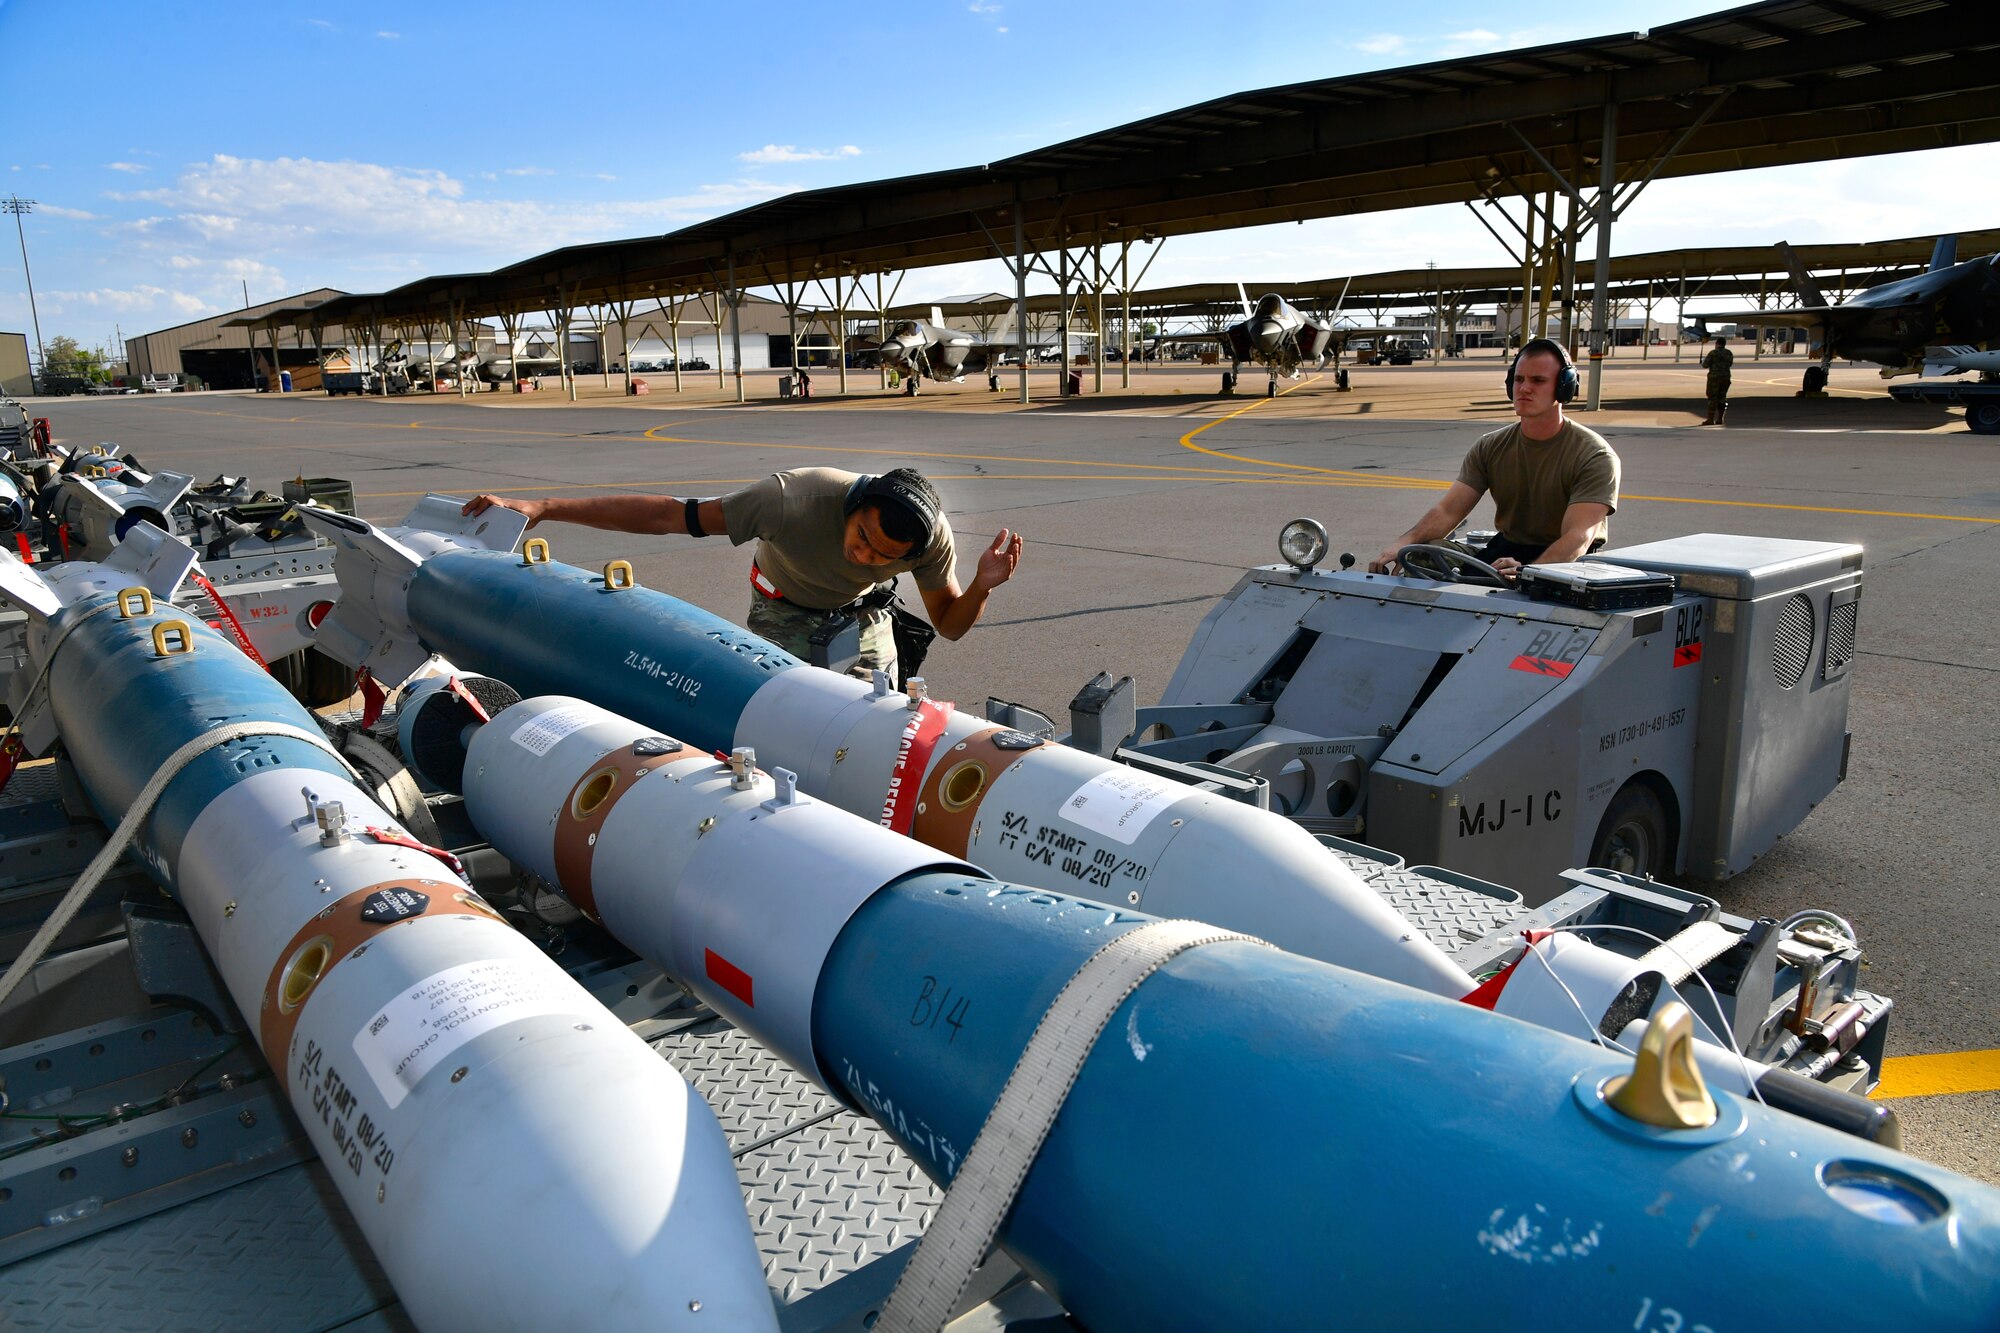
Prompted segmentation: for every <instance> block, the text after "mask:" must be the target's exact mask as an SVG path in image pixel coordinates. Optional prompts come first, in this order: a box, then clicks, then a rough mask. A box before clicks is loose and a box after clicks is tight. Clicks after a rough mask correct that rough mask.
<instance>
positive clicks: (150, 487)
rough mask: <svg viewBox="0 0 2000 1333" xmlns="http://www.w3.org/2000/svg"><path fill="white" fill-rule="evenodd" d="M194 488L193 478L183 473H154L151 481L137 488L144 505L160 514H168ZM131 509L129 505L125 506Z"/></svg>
mask: <svg viewBox="0 0 2000 1333" xmlns="http://www.w3.org/2000/svg"><path fill="white" fill-rule="evenodd" d="M193 486H194V478H193V477H190V476H188V475H187V474H186V473H183V472H155V473H154V474H153V479H152V480H151V481H149V482H147V483H146V484H145V485H144V486H141V487H140V488H139V492H138V493H139V495H140V496H141V497H143V498H144V499H145V501H146V503H147V504H148V505H149V506H150V507H152V508H154V509H157V510H159V511H160V512H161V513H162V514H165V513H168V512H170V511H171V510H172V509H173V507H174V506H175V505H177V504H179V503H180V501H181V497H182V496H183V495H186V494H187V493H188V491H189V490H190V489H191V488H192V487H193ZM126 508H127V509H129V508H131V506H130V505H127V506H126Z"/></svg>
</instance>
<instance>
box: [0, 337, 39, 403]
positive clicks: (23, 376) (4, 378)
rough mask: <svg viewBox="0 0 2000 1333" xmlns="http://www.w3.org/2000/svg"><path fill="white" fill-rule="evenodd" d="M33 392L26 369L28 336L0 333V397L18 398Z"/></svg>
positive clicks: (33, 387)
mask: <svg viewBox="0 0 2000 1333" xmlns="http://www.w3.org/2000/svg"><path fill="white" fill-rule="evenodd" d="M34 391H35V380H34V376H33V375H32V374H31V373H30V371H29V367H28V335H27V334H25V333H0V395H4V396H5V397H9V398H19V397H21V396H22V395H24V394H30V393H33V392H34Z"/></svg>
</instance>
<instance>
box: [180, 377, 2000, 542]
mask: <svg viewBox="0 0 2000 1333" xmlns="http://www.w3.org/2000/svg"><path fill="white" fill-rule="evenodd" d="M1319 378H1320V377H1319V376H1317V375H1314V376H1312V377H1311V378H1308V379H1305V380H1301V381H1300V382H1299V383H1297V384H1294V385H1292V386H1290V387H1289V388H1287V389H1285V390H1284V391H1283V392H1282V393H1280V394H1278V397H1280V398H1282V397H1284V396H1285V394H1288V393H1291V392H1292V391H1293V390H1295V389H1303V388H1305V387H1306V385H1308V384H1311V383H1313V382H1314V381H1315V380H1317V379H1319ZM1271 401H1272V399H1269V398H1259V399H1257V400H1256V401H1254V402H1251V403H1247V404H1245V405H1244V406H1242V407H1239V408H1237V409H1236V410H1235V411H1233V412H1227V413H1225V414H1223V415H1222V416H1219V417H1215V418H1213V419H1211V420H1209V421H1206V422H1203V423H1202V424H1201V425H1199V426H1197V427H1195V428H1194V429H1193V430H1191V431H1189V432H1188V433H1187V434H1185V435H1183V436H1181V438H1180V443H1181V445H1182V446H1183V447H1184V448H1188V449H1192V450H1193V451H1195V452H1196V453H1200V454H1208V455H1210V456H1211V457H1215V458H1220V459H1224V460H1226V461H1228V462H1234V463H1247V464H1249V465H1250V468H1251V469H1272V468H1281V469H1285V470H1286V471H1288V472H1303V473H1307V474H1310V475H1311V476H1312V477H1315V478H1323V479H1324V480H1319V481H1317V482H1314V481H1307V480H1306V479H1304V478H1297V479H1295V478H1291V477H1287V476H1285V475H1283V474H1282V473H1279V474H1273V473H1271V472H1270V471H1268V470H1266V471H1254V470H1244V471H1237V470H1234V469H1230V470H1221V471H1218V470H1217V469H1215V468H1202V467H1177V466H1175V465H1173V464H1170V463H1114V462H1111V461H1109V460H1106V459H1101V458H1097V459H1067V458H1048V459H1038V460H1036V461H1037V462H1040V463H1041V464H1043V465H1044V466H1049V467H1094V468H1117V469H1119V473H1118V474H1117V475H1112V476H1071V475H1068V474H1054V475H1050V476H1041V475H1022V476H1016V477H1008V478H999V477H995V478H992V479H993V480H1017V481H1030V480H1032V481H1063V480H1070V481H1124V480H1133V479H1135V478H1134V477H1133V474H1135V473H1138V474H1153V475H1154V476H1155V477H1156V478H1157V479H1160V480H1169V479H1177V478H1180V477H1202V478H1210V479H1214V480H1217V481H1253V482H1257V483H1260V484H1264V485H1314V484H1317V485H1322V486H1346V487H1354V488H1357V489H1365V490H1385V489H1387V490H1438V491H1441V490H1445V489H1447V488H1448V487H1449V486H1450V485H1451V483H1450V482H1448V481H1439V480H1437V479H1436V478H1434V477H1405V476H1399V475H1397V474H1394V473H1386V472H1385V473H1378V474H1372V475H1371V474H1369V473H1363V472H1355V471H1353V470H1351V469H1342V468H1329V467H1318V466H1315V465H1313V464H1310V463H1284V462H1277V461H1270V460H1264V459H1256V458H1247V457H1244V456H1243V455H1240V454H1231V453H1225V452H1223V451H1222V450H1220V449H1210V448H1207V447H1206V446H1204V445H1199V444H1196V443H1194V437H1195V436H1197V435H1199V434H1201V433H1202V432H1203V431H1205V430H1207V429H1208V428H1209V427H1210V426H1219V425H1221V424H1222V423H1223V422H1225V421H1229V420H1233V419H1234V418H1236V417H1240V416H1242V415H1243V414H1244V413H1245V412H1253V411H1255V410H1256V409H1257V408H1259V407H1261V406H1263V405H1264V404H1265V403H1268V402H1271ZM166 410H168V411H173V412H182V413H187V414H189V415H194V416H214V417H240V418H243V419H245V420H252V421H260V422H263V423H265V424H267V425H268V424H271V422H272V421H273V418H270V417H264V416H259V415H257V414H256V413H252V412H223V411H217V410H214V409H209V408H184V407H173V408H168V409H166ZM278 420H279V421H280V422H282V423H303V422H304V421H305V418H303V417H284V418H279V419H278ZM311 424H314V425H321V426H331V427H334V428H337V429H347V430H374V429H379V428H380V427H381V426H382V425H383V424H384V423H381V422H367V423H362V422H345V421H321V420H315V421H314V422H313V423H311ZM677 424H679V423H677V422H669V423H666V424H663V425H659V426H654V427H651V428H650V429H648V430H646V431H644V432H643V433H642V434H641V435H640V436H638V437H637V438H639V439H645V440H651V441H654V442H655V443H659V444H700V445H714V446H721V447H726V448H732V449H781V450H790V451H796V452H812V453H818V454H828V453H839V454H864V455H873V456H882V457H891V458H949V459H959V460H964V461H967V462H977V463H1019V462H1021V461H1022V460H1021V459H1020V458H1019V457H1018V456H1016V455H1012V454H954V453H941V452H930V453H925V452H917V451H913V450H908V449H857V448H851V447H848V446H842V445H823V444H776V443H772V442H769V441H756V440H711V439H700V438H694V437H683V436H674V435H661V434H658V433H657V432H659V431H662V430H666V429H669V428H670V427H671V426H673V425H677ZM394 428H395V429H403V430H437V431H461V432H462V431H464V430H465V429H466V426H465V425H464V423H462V422H454V423H451V424H448V425H432V426H426V425H422V424H420V423H415V422H412V423H411V424H409V425H408V426H401V427H394ZM480 430H481V432H482V433H486V434H494V435H519V436H530V437H534V438H537V439H552V440H580V439H590V438H601V437H592V436H590V435H586V434H578V433H577V432H574V431H531V430H508V429H506V428H504V427H492V426H481V427H480ZM250 447H252V448H256V447H258V446H250ZM262 447H265V448H291V449H296V448H298V447H299V446H298V444H297V442H296V441H293V442H288V443H285V444H273V445H267V446H262ZM973 479H974V478H971V477H954V478H953V479H952V484H953V485H956V484H958V482H960V481H969V480H973ZM672 484H677V483H670V482H636V481H628V482H621V483H620V484H619V486H618V487H616V488H613V487H610V486H590V485H568V486H561V485H547V486H536V487H520V488H516V489H515V490H510V491H493V492H491V494H495V495H510V494H519V493H532V494H537V495H539V494H542V493H544V492H547V491H557V490H611V489H628V490H629V489H633V488H637V487H645V486H649V485H652V486H666V485H672ZM426 494H429V492H427V491H378V492H372V493H370V496H369V498H374V499H392V498H401V497H404V496H409V495H426ZM356 498H357V499H358V498H362V497H360V496H357V497H356ZM1622 498H1623V499H1624V500H1625V501H1633V500H1642V501H1647V502H1650V503H1654V504H1686V505H1716V506H1719V507H1722V508H1731V509H1774V510H1786V511H1792V512H1797V513H1809V514H1848V515H1853V516H1857V517H1862V518H1917V519H1929V520H1933V521H1938V522H1945V523H1983V524H1984V523H2000V516H1995V515H1985V516H1980V515H1972V514H1919V513H1906V512H1903V511H1901V510H1894V509H1842V508H1837V507H1834V506H1830V505H1793V504H1775V503H1771V502H1767V501H1761V500H1705V499H1701V498H1698V497H1694V496H1684V495H1627V496H1624V497H1622Z"/></svg>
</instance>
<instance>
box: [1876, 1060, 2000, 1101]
mask: <svg viewBox="0 0 2000 1333" xmlns="http://www.w3.org/2000/svg"><path fill="white" fill-rule="evenodd" d="M1967 1092H2000V1050H1993V1051H1948V1052H1946V1053H1944V1054H1943V1055H1897V1056H1891V1057H1890V1058H1889V1059H1887V1060H1884V1061H1883V1062H1882V1082H1881V1083H1880V1084H1878V1085H1877V1086H1876V1088H1875V1091H1874V1092H1873V1093H1871V1094H1869V1095H1870V1096H1872V1097H1874V1098H1875V1100H1877V1101H1887V1100H1889V1099H1891V1098H1895V1097H1942V1096H1946V1095H1949V1094H1953V1093H1967Z"/></svg>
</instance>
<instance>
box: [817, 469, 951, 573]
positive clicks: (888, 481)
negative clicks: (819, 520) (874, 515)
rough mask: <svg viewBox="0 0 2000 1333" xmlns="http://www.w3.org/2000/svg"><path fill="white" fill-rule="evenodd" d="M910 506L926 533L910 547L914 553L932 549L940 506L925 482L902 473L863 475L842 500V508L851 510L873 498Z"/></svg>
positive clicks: (913, 516)
mask: <svg viewBox="0 0 2000 1333" xmlns="http://www.w3.org/2000/svg"><path fill="white" fill-rule="evenodd" d="M883 500H886V501H888V502H889V503H891V504H893V505H896V506H897V507H898V508H901V509H904V510H907V511H908V512H909V515H910V517H912V518H914V519H916V520H917V526H919V527H921V528H922V529H923V535H922V536H921V537H919V538H918V539H917V542H916V544H915V545H914V546H912V547H911V548H910V554H911V555H917V554H919V553H921V552H924V551H927V550H929V549H930V545H931V536H932V534H934V533H935V532H936V531H937V520H938V515H937V506H936V505H934V504H932V503H931V498H930V496H929V495H927V494H925V493H924V489H923V487H921V486H913V485H911V484H910V483H909V481H907V480H906V479H904V478H902V477H896V476H890V475H887V474H884V475H882V476H873V475H863V476H859V477H856V478H855V479H854V484H853V485H852V486H849V487H848V488H847V498H846V499H845V500H843V501H841V506H840V508H841V512H842V513H844V514H851V513H853V512H854V511H855V510H857V509H859V508H861V506H862V505H865V504H867V503H869V502H870V501H878V502H879V501H883Z"/></svg>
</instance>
